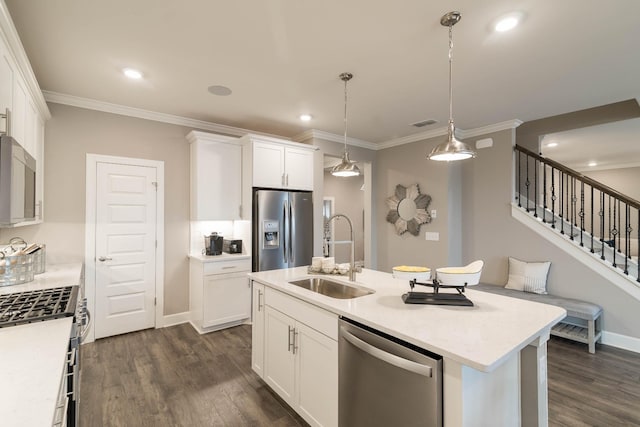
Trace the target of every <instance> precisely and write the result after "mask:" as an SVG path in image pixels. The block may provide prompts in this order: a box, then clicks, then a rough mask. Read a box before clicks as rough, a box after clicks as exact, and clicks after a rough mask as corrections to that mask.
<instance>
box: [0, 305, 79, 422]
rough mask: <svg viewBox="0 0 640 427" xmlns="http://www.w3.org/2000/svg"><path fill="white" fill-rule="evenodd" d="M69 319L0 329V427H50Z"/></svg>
mask: <svg viewBox="0 0 640 427" xmlns="http://www.w3.org/2000/svg"><path fill="white" fill-rule="evenodd" d="M71 322H72V318H70V317H67V318H64V319H55V320H47V321H45V322H38V323H30V324H26V325H19V326H11V327H8V328H2V329H0V378H2V382H1V384H2V386H0V420H2V421H0V424H2V425H3V426H6V427H13V426H16V427H18V426H20V427H23V426H50V425H51V423H52V422H53V416H54V413H55V407H56V400H57V397H58V391H59V390H60V381H61V379H62V374H63V370H64V368H65V366H66V365H65V360H66V355H67V347H68V345H69V337H70V334H71Z"/></svg>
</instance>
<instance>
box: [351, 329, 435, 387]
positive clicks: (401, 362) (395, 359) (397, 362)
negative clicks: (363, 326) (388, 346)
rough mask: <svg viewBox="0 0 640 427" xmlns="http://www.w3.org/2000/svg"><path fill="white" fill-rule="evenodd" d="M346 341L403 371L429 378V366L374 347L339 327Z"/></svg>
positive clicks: (430, 373) (430, 372)
mask: <svg viewBox="0 0 640 427" xmlns="http://www.w3.org/2000/svg"><path fill="white" fill-rule="evenodd" d="M340 335H341V336H342V337H343V338H344V339H345V340H347V342H349V343H350V344H352V345H354V346H355V347H358V348H359V349H360V350H362V351H364V352H365V353H367V354H369V355H371V356H373V357H375V358H376V359H380V360H382V361H383V362H386V363H389V364H391V365H394V366H396V367H398V368H400V369H404V370H405V371H411V372H413V373H415V374H418V375H422V376H424V377H429V378H431V376H432V370H431V366H426V365H423V364H420V363H416V362H414V361H412V360H408V359H405V358H403V357H400V356H396V355H395V354H391V353H388V352H386V351H384V350H381V349H379V348H378V347H374V346H372V345H371V344H369V343H367V342H365V341H363V340H361V339H360V338H358V337H356V336H355V335H353V334H351V333H349V332H347V330H346V329H345V328H341V334H340Z"/></svg>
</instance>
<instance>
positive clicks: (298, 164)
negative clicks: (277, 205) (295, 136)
mask: <svg viewBox="0 0 640 427" xmlns="http://www.w3.org/2000/svg"><path fill="white" fill-rule="evenodd" d="M284 164H285V168H286V177H285V183H286V185H287V188H290V189H292V190H313V151H311V150H307V149H304V148H294V147H287V149H286V150H285V160H284Z"/></svg>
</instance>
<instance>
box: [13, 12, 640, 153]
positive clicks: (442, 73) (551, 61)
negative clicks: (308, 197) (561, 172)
mask: <svg viewBox="0 0 640 427" xmlns="http://www.w3.org/2000/svg"><path fill="white" fill-rule="evenodd" d="M5 1H6V4H7V6H8V8H9V10H10V13H11V16H12V18H13V21H14V23H15V25H16V27H17V29H18V33H19V35H20V37H21V39H22V42H23V44H24V46H25V50H26V52H27V55H28V56H29V58H30V61H31V64H32V66H33V69H34V71H35V74H36V77H37V79H38V82H39V83H40V86H41V88H42V89H44V90H46V91H51V92H56V93H63V94H69V95H74V96H78V97H83V98H89V99H94V100H98V101H104V102H109V103H115V104H121V105H126V106H131V107H136V108H141V109H145V110H150V111H156V112H161V113H167V114H172V115H178V116H183V117H188V118H193V119H198V120H205V121H209V122H214V123H218V124H224V125H229V126H236V127H240V128H244V129H251V130H254V131H260V132H266V133H271V134H277V135H282V136H285V137H293V136H295V135H297V134H300V133H301V132H303V131H305V130H308V129H317V130H321V131H326V132H330V133H333V134H337V135H340V134H342V133H343V108H344V104H343V102H344V99H343V83H342V81H340V80H339V78H338V75H339V74H340V73H341V72H345V71H348V72H352V73H353V74H354V78H353V80H351V82H350V83H349V132H348V133H349V136H350V137H353V138H357V139H361V140H365V141H370V142H374V143H381V142H388V141H392V140H394V139H396V138H400V137H405V136H408V135H412V134H415V133H419V132H423V131H425V130H430V129H436V128H441V127H444V126H445V125H446V121H447V118H448V98H447V78H448V74H447V73H448V68H447V49H448V41H447V37H448V32H447V28H445V27H442V26H441V25H440V23H439V21H440V17H441V16H442V15H443V14H444V13H446V12H448V11H450V10H451V9H452V8H455V9H456V10H459V11H460V12H462V20H461V21H460V23H459V24H458V25H456V26H455V27H454V30H453V36H454V44H455V46H454V51H453V58H454V59H453V61H454V63H453V84H454V118H455V122H456V125H457V127H458V128H462V129H472V128H476V127H480V126H485V125H490V124H494V123H499V122H502V121H506V120H511V119H520V120H524V121H528V120H533V119H538V118H542V117H548V116H553V115H557V114H561V113H566V112H571V111H576V110H581V109H585V108H590V107H595V106H599V105H604V104H609V103H612V102H617V101H622V100H626V99H629V98H635V97H639V96H640V79H639V78H638V76H639V75H640V49H638V40H640V24H639V23H638V22H639V21H638V17H639V16H640V1H637V0H609V1H606V2H602V1H595V0H563V1H555V2H552V1H534V0H483V1H477V0H459V1H458V2H456V3H452V2H450V1H444V0H431V1H425V0H420V1H418V0H404V1H402V2H391V1H371V0H349V1H344V0H342V1H338V0H324V1H309V0H260V1H243V0H238V1H228V0H227V1H221V0H215V1H214V0H189V1H174V0H171V1H169V0H135V1H132V0H110V1H98V0H56V1H51V0H29V1H25V0H5ZM512 11H520V12H523V13H524V14H525V19H524V21H523V22H522V24H521V25H520V26H519V27H518V28H516V29H515V30H513V31H512V32H509V33H501V34H498V33H493V32H492V31H491V23H492V21H494V20H495V19H496V18H497V17H498V16H500V15H502V14H504V13H507V12H512ZM123 67H134V68H138V69H140V70H141V71H142V72H143V73H144V74H145V79H144V80H143V81H130V80H127V79H126V78H125V77H123V76H122V74H121V72H120V70H121V69H122V68H123ZM211 85H224V86H228V87H229V88H231V89H232V90H233V94H232V95H230V96H227V97H219V96H214V95H211V94H210V93H209V92H208V91H207V88H208V87H209V86H211ZM303 112H308V113H311V114H312V115H313V116H314V119H313V121H311V122H309V123H301V122H300V121H299V120H298V115H299V114H300V113H303ZM430 118H431V119H436V120H438V123H437V124H435V125H432V126H430V127H426V128H415V127H411V126H410V124H411V123H414V122H417V121H421V120H424V119H430Z"/></svg>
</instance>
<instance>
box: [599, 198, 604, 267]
mask: <svg viewBox="0 0 640 427" xmlns="http://www.w3.org/2000/svg"><path fill="white" fill-rule="evenodd" d="M600 243H601V246H602V247H601V249H602V252H600V259H601V260H603V261H604V193H603V192H602V190H600Z"/></svg>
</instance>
